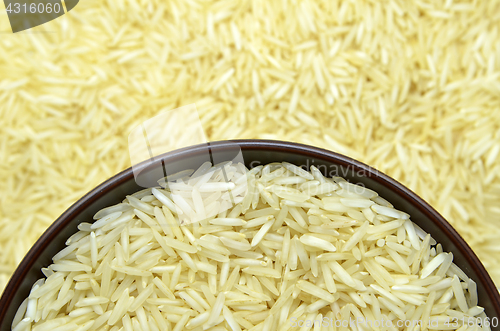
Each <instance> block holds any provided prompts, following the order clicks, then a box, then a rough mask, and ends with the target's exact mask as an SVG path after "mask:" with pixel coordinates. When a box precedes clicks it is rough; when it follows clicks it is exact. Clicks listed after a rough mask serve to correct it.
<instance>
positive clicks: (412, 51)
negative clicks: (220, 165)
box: [0, 0, 500, 288]
mask: <svg viewBox="0 0 500 331" xmlns="http://www.w3.org/2000/svg"><path fill="white" fill-rule="evenodd" d="M1 6H3V3H2V4H0V9H1V10H0V34H1V36H0V160H1V162H0V187H1V191H0V252H1V253H0V288H3V286H4V285H5V283H6V282H7V280H8V279H9V277H10V275H11V273H12V271H13V270H14V268H15V267H16V266H17V264H18V263H19V261H20V260H21V259H22V257H23V256H24V254H25V252H26V251H27V250H28V249H29V247H31V245H32V244H33V242H34V241H35V240H36V239H37V238H38V237H39V235H40V234H41V233H42V232H43V231H44V230H45V229H46V228H47V227H48V226H49V225H50V224H51V223H52V222H53V220H54V219H55V218H56V217H58V216H59V215H60V214H61V213H62V212H63V211H64V210H65V209H66V208H67V207H69V206H70V205H71V204H72V203H74V202H75V201H76V200H77V199H78V198H79V197H81V196H83V195H84V194H85V193H86V192H88V191H89V190H90V189H92V188H93V187H95V186H96V185H97V184H99V183H100V182H102V181H103V180H105V179H107V178H109V177H110V176H112V175H113V174H115V173H117V172H118V171H120V170H123V169H125V168H127V167H129V166H130V161H129V156H128V152H127V151H128V148H127V147H128V146H127V135H128V133H129V132H130V131H131V130H132V129H133V128H135V127H136V126H137V125H139V124H140V123H142V122H144V121H146V120H147V119H149V118H151V117H153V116H155V115H157V114H158V113H159V112H160V111H161V110H169V109H174V108H177V107H180V106H183V105H187V104H191V103H196V104H197V107H198V110H199V113H200V118H201V120H202V122H203V125H204V129H205V131H206V133H207V137H208V138H209V139H210V140H212V141H214V140H220V139H234V138H270V139H282V140H290V141H296V142H302V143H306V144H311V145H315V146H319V147H324V148H327V149H330V150H334V151H337V152H340V153H344V154H346V155H348V156H352V157H354V158H356V159H359V160H360V161H363V162H365V163H368V164H370V165H371V166H373V167H375V168H377V169H379V170H381V171H383V172H385V173H387V174H388V175H390V176H392V177H394V178H396V179H397V180H399V181H401V182H402V183H403V184H405V185H407V186H408V187H410V188H411V189H412V190H414V191H415V192H416V193H418V194H419V195H420V196H422V197H423V198H424V199H425V200H426V201H428V202H430V203H431V204H432V205H433V206H434V207H435V208H436V209H437V210H438V211H439V212H441V213H442V214H443V215H444V216H445V217H446V218H447V219H448V220H449V221H450V222H451V223H452V224H453V226H454V227H455V228H456V229H457V230H458V231H459V232H460V234H461V235H462V236H463V237H464V238H465V239H466V240H467V242H468V243H469V244H470V245H471V246H472V248H473V249H474V251H475V252H476V253H477V254H478V255H479V257H480V259H481V260H482V262H483V263H484V264H485V266H486V268H487V269H488V271H489V272H490V274H491V276H492V277H493V278H494V279H495V281H496V283H497V284H500V254H498V252H499V251H500V246H499V243H498V237H499V236H500V230H499V219H500V208H499V207H498V201H500V165H499V163H498V161H497V159H498V157H499V151H500V126H499V125H500V111H499V110H500V83H499V77H500V76H499V73H500V71H499V68H500V67H499V66H500V36H499V33H500V5H499V1H497V0H435V1H434V0H432V1H431V0H418V1H417V0H409V1H402V0H387V1H384V2H378V1H368V0H352V1H337V0H328V1H320V0H318V1H302V0H297V1H264V0H251V1H250V0H243V1H196V0H193V1H183V0H169V1H159V0H148V1H146V0H123V1H96V0H85V1H80V3H79V4H78V6H77V7H75V9H73V10H72V11H71V12H70V13H69V14H66V15H64V16H62V17H60V18H58V19H56V20H54V21H51V22H49V23H47V24H44V25H42V26H39V27H36V28H34V29H32V30H30V31H27V32H22V33H17V34H11V32H10V28H9V26H8V18H7V16H6V12H5V11H4V10H3V7H1Z"/></svg>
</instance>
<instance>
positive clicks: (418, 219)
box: [0, 140, 500, 330]
mask: <svg viewBox="0 0 500 331" xmlns="http://www.w3.org/2000/svg"><path fill="white" fill-rule="evenodd" d="M207 147H208V149H207ZM208 150H210V152H211V154H212V155H217V158H219V159H221V160H223V159H225V158H226V159H227V160H230V159H232V158H233V156H234V153H235V151H240V150H241V153H242V156H243V158H244V160H245V163H246V165H247V167H249V168H250V167H255V166H257V165H260V164H267V163H271V162H282V161H286V162H290V163H293V164H296V165H299V166H303V167H304V166H305V167H307V168H308V167H309V166H310V165H315V166H316V167H318V168H319V169H320V170H321V171H322V172H323V174H324V175H327V176H342V177H344V178H346V179H347V180H349V181H351V182H355V183H360V184H362V185H364V186H366V187H367V188H370V189H372V190H374V191H377V192H378V193H379V194H380V196H382V197H383V198H384V199H386V200H388V201H389V202H390V203H391V204H393V205H394V207H395V208H396V209H399V210H402V211H404V212H406V213H408V214H410V216H411V219H412V221H413V222H415V223H416V224H417V225H418V226H420V227H421V228H422V229H423V230H425V231H426V232H428V233H430V234H431V235H432V237H433V238H434V239H435V240H436V241H437V242H439V243H441V245H442V246H443V250H444V251H448V252H452V253H453V255H454V262H455V263H456V264H457V265H458V266H459V267H460V268H461V269H462V270H463V271H464V272H465V273H466V274H467V275H468V276H469V277H470V278H472V279H473V280H474V281H475V282H476V283H477V291H478V297H479V300H478V305H480V306H482V307H484V308H485V313H486V315H487V316H488V317H490V318H493V317H495V316H500V295H499V292H498V290H497V289H496V287H495V285H494V284H493V281H492V280H491V278H490V276H489V275H488V273H487V272H486V270H485V268H484V266H483V265H482V264H481V262H480V261H479V259H478V257H477V256H476V255H475V254H474V252H473V251H472V249H471V248H470V247H469V246H468V245H467V243H466V242H465V241H464V239H463V238H462V237H461V236H460V235H459V234H458V233H457V231H455V229H453V227H452V226H451V225H450V224H449V223H448V222H447V221H446V220H445V219H444V218H443V217H442V216H441V215H440V214H439V213H438V212H437V211H436V210H434V209H433V208H432V207H431V206H430V205H429V204H428V203H426V202H425V201H424V200H422V199H421V198H420V197H418V195H416V194H415V193H413V192H412V191H411V190H409V189H408V188H406V187H405V186H403V185H402V184H400V183H399V182H397V181H396V180H394V179H392V178H390V177H389V176H387V175H385V174H383V173H381V172H379V171H377V170H376V169H374V168H372V167H370V166H368V165H366V164H363V163H361V162H358V161H356V160H353V159H351V158H349V157H346V156H343V155H340V154H337V153H334V152H331V151H328V150H324V149H320V148H316V147H312V146H307V145H301V144H296V143H291V142H282V141H272V140H236V141H220V142H212V143H209V144H208V146H207V145H197V146H192V147H187V148H183V149H179V150H175V151H172V152H169V153H166V154H163V155H161V156H159V157H157V158H156V159H155V160H154V161H152V162H144V163H141V164H140V165H138V166H137V167H134V169H132V168H129V169H127V170H125V171H122V172H120V173H119V174H117V175H115V176H114V177H112V178H110V179H108V180H107V181H105V182H104V183H102V184H101V185H99V186H97V187H96V188H95V189H93V190H92V191H90V192H89V193H88V194H86V195H85V196H84V197H82V198H81V199H80V200H78V201H77V202H76V203H75V204H74V205H72V206H71V207H70V208H69V209H68V210H66V211H65V212H64V213H63V214H62V215H61V216H60V217H59V218H58V219H57V220H56V221H55V222H54V223H53V224H52V225H51V226H50V227H49V228H48V229H47V230H46V231H45V233H44V234H43V235H42V236H41V237H40V239H38V241H37V242H36V243H35V244H34V245H33V247H32V248H31V249H30V251H29V252H28V253H27V254H26V256H25V258H24V259H23V260H22V261H21V263H20V264H19V266H18V268H17V269H16V271H15V272H14V274H13V275H12V278H11V279H10V281H9V283H8V284H7V287H6V288H5V290H4V292H3V294H2V297H1V299H0V330H10V326H11V323H12V320H13V318H14V315H15V313H16V311H17V308H18V307H19V305H20V304H21V303H22V301H23V300H24V299H25V298H26V297H27V296H28V294H29V292H30V290H31V287H32V285H33V283H34V282H35V281H36V280H38V279H39V278H41V277H43V274H42V272H41V268H42V267H47V266H48V265H50V264H51V261H52V257H53V256H54V255H55V254H56V253H57V252H58V251H60V250H61V249H62V248H64V247H65V241H66V239H67V238H69V237H70V236H71V235H72V234H74V233H75V232H77V225H78V224H79V223H80V222H82V221H89V220H92V217H93V215H94V214H95V213H96V212H97V211H99V210H100V209H102V208H104V207H107V206H110V205H113V204H117V203H119V202H121V201H122V200H123V199H124V197H125V196H126V195H129V194H132V193H134V192H137V191H139V190H141V189H143V188H142V187H140V186H139V185H138V184H137V183H136V181H135V179H134V172H136V174H137V173H140V174H141V176H146V177H147V176H148V174H149V175H151V176H154V175H155V174H157V173H158V170H159V169H162V168H163V169H164V168H165V165H167V166H168V169H169V171H180V170H183V169H188V168H197V167H198V166H199V165H201V164H202V163H203V162H204V161H205V159H206V155H207V151H208ZM216 163H217V162H216ZM492 329H494V330H500V327H499V328H493V327H492Z"/></svg>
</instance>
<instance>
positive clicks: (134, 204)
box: [12, 163, 489, 331]
mask: <svg viewBox="0 0 500 331" xmlns="http://www.w3.org/2000/svg"><path fill="white" fill-rule="evenodd" d="M223 171H224V172H225V173H226V177H227V180H228V181H229V182H230V183H232V184H233V185H234V189H233V190H232V191H238V190H239V191H241V192H243V191H245V192H246V194H238V193H235V192H233V194H234V197H235V200H239V202H237V203H236V204H235V205H234V206H233V207H232V208H230V209H229V210H225V211H223V212H222V213H219V214H218V215H217V216H213V217H210V218H208V219H205V220H203V221H201V222H199V223H198V222H193V223H191V224H189V223H186V224H185V225H180V222H179V217H180V214H182V213H185V214H192V212H193V211H195V210H196V211H204V210H207V211H208V210H209V209H210V207H209V206H212V205H213V204H214V203H215V204H217V203H218V202H219V200H218V198H217V196H221V194H222V192H223V191H224V190H221V189H220V188H218V186H217V184H220V178H221V177H222V172H223ZM195 174H198V175H199V176H198V177H194V175H193V176H192V177H189V176H184V177H182V178H179V179H177V180H176V181H175V183H172V185H173V184H177V185H176V187H181V186H182V187H185V189H184V190H183V192H184V193H182V194H178V195H177V198H175V199H174V197H173V194H172V192H171V191H170V190H164V189H161V188H153V189H146V190H143V191H140V192H137V193H135V194H133V195H131V196H127V198H126V199H125V200H124V201H123V203H120V204H118V205H115V206H111V207H108V208H105V209H103V210H101V211H99V212H98V213H97V214H95V216H94V219H95V222H93V223H87V222H83V223H80V225H79V226H78V229H79V231H78V232H77V233H75V234H74V235H73V236H72V237H71V238H69V239H68V241H67V243H66V244H67V247H66V248H64V249H63V250H61V251H60V252H59V253H57V254H56V255H55V256H54V258H53V264H51V265H50V266H48V268H44V269H43V270H42V271H43V272H44V274H45V276H46V278H42V279H40V280H38V281H37V282H36V283H35V284H34V286H33V288H32V290H31V293H30V295H29V297H28V298H26V300H25V301H24V302H23V303H22V304H21V306H20V308H19V310H18V312H17V314H16V317H15V319H14V322H13V325H12V330H14V331H22V330H32V331H41V330H58V331H63V330H68V331H69V330H79V331H83V330H112V331H118V330H124V331H132V330H143V331H147V330H173V331H181V330H200V331H201V330H232V331H240V330H254V331H257V330H262V331H274V330H283V331H284V330H290V329H295V328H296V326H297V323H298V322H297V321H302V323H305V324H307V323H308V321H309V324H310V325H309V326H304V327H303V328H301V330H311V329H312V328H313V327H314V330H315V331H319V330H335V329H336V328H335V325H337V324H340V325H344V324H346V326H347V325H349V326H351V323H352V322H349V321H352V320H356V321H358V322H357V323H358V325H357V327H352V326H351V327H350V329H352V330H372V329H381V330H403V329H406V330H427V329H433V330H457V329H459V330H465V329H467V327H470V328H472V327H477V326H476V324H475V323H476V317H477V318H480V319H481V320H482V321H486V315H485V314H484V312H483V310H484V309H483V308H482V307H479V306H477V299H478V298H477V291H476V283H475V282H474V281H473V280H472V279H469V278H468V277H467V275H465V274H464V272H463V271H462V270H461V269H460V268H458V267H457V266H456V265H455V264H454V263H453V255H452V253H447V252H443V249H442V247H441V245H440V244H439V243H436V241H435V240H434V239H433V238H432V237H431V236H430V234H427V233H425V232H424V231H423V230H422V229H421V228H419V227H418V226H417V225H416V224H414V223H413V222H412V221H411V220H410V217H409V215H408V214H406V213H404V212H402V211H398V210H396V209H394V208H393V206H392V205H391V204H390V203H389V202H388V201H386V200H384V199H383V198H382V197H380V196H379V195H378V194H377V193H376V192H374V191H372V190H369V189H367V188H364V187H362V186H359V185H355V184H352V183H349V182H347V181H346V180H345V179H343V178H341V177H335V178H333V179H332V178H325V177H324V176H323V175H322V174H321V172H320V171H319V170H318V169H317V168H315V167H314V166H311V171H310V172H308V171H305V170H303V169H302V168H300V167H298V166H295V165H292V164H290V163H272V164H268V165H265V166H262V165H261V166H258V167H255V168H253V169H251V170H250V171H248V170H246V169H245V167H244V166H243V165H241V164H231V163H226V164H224V165H222V166H219V167H215V168H210V167H206V166H202V167H201V168H200V169H198V170H197V171H196V172H195ZM247 184H248V185H247ZM209 185H210V187H211V188H212V189H211V190H209V189H207V187H208V186H209ZM245 186H246V187H247V188H248V189H241V188H242V187H245ZM202 187H205V189H203V190H201V188H202ZM198 189H200V192H199V191H198ZM196 195H199V197H200V198H201V199H196V198H195V196H196ZM214 196H215V198H214ZM190 198H192V200H191V199H190ZM175 201H177V202H175ZM169 206H170V207H169ZM324 318H327V321H328V320H330V321H331V322H324V321H325V319H324ZM294 321H295V323H296V324H295V326H294V324H293V323H294ZM311 321H319V323H317V325H314V324H312V323H313V322H311ZM335 321H340V323H336V322H335ZM343 321H346V322H347V323H349V324H347V323H344V322H343ZM463 321H465V323H464V324H463ZM324 323H326V325H325V324H324ZM363 324H364V325H366V326H363ZM377 324H378V327H372V326H373V325H377ZM462 324H463V325H462ZM381 325H382V326H381ZM389 325H392V327H389ZM409 326H411V327H409ZM482 329H483V330H488V329H489V328H488V327H486V326H485V327H484V328H482Z"/></svg>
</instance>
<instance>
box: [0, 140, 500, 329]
mask: <svg viewBox="0 0 500 331" xmlns="http://www.w3.org/2000/svg"><path fill="white" fill-rule="evenodd" d="M234 144H237V145H238V146H239V147H240V148H241V149H242V150H258V151H267V152H273V151H274V152H278V151H283V152H293V153H298V154H300V155H304V156H310V157H314V158H318V159H322V160H324V161H330V162H335V163H337V164H340V165H342V166H346V167H352V168H353V169H355V171H362V172H363V173H365V174H367V176H369V177H371V178H372V179H373V180H374V181H376V182H377V183H378V184H381V185H382V186H385V187H386V188H388V189H389V190H391V191H393V192H395V193H397V194H398V195H400V196H403V197H405V198H406V200H408V201H412V202H413V205H414V206H415V207H416V208H418V209H419V211H421V212H422V213H423V214H424V215H426V216H427V217H428V218H429V219H430V220H432V221H433V222H434V223H435V224H436V225H437V226H438V227H439V229H440V230H441V231H443V232H444V233H447V235H448V237H449V239H450V240H451V242H452V243H453V245H455V247H456V248H457V249H458V250H460V251H461V252H462V254H464V257H465V258H466V259H467V261H468V262H469V263H470V265H471V266H472V267H473V268H474V269H475V271H476V273H477V276H478V279H477V281H479V282H480V283H481V284H482V285H483V286H484V288H485V290H486V291H487V293H488V296H489V300H491V303H492V305H493V307H494V308H495V312H496V315H497V316H500V295H499V292H498V290H497V288H496V287H495V285H494V283H493V281H492V279H491V278H490V276H489V274H488V272H487V271H486V269H485V268H484V266H483V264H482V263H481V262H480V260H479V258H478V257H477V256H476V254H475V253H474V252H473V251H472V249H471V248H470V247H469V245H468V244H467V243H466V242H465V240H464V239H463V238H462V237H461V236H460V235H459V234H458V232H457V231H456V230H455V229H454V228H453V227H452V226H451V224H450V223H448V221H446V220H445V219H444V218H443V216H441V215H440V214H439V213H438V212H437V211H436V210H435V209H434V208H432V207H431V206H430V205H429V204H428V203H427V202H425V201H424V200H423V199H422V198H420V197H419V196H418V195H417V194H415V193H414V192H413V191H411V190H410V189H408V188H407V187H405V186H404V185H403V184H401V183H399V182H398V181H396V180H395V179H393V178H391V177H389V176H387V175H386V174H384V173H382V172H380V171H378V170H376V169H374V168H372V167H370V166H368V165H366V164H364V163H362V162H359V161H357V160H355V159H352V158H350V157H347V156H345V155H342V154H338V153H335V152H332V151H329V150H326V149H322V148H319V147H314V146H309V145H304V144H299V143H294V142H285V141H279V140H262V139H244V140H231V141H217V142H211V143H210V147H211V148H224V146H231V145H232V146H234ZM203 148H206V145H197V146H190V147H186V148H182V149H179V150H175V151H172V152H169V153H166V154H164V155H162V156H161V157H159V158H158V159H163V158H164V157H175V158H182V157H183V156H186V155H191V154H194V153H196V152H197V150H199V149H203ZM140 166H144V167H146V166H147V165H146V164H143V165H140ZM133 177H134V174H133V171H132V168H128V169H126V170H124V171H122V172H120V173H118V174H116V175H115V176H113V177H111V178H109V179H108V180H106V181H104V182H103V183H101V184H100V185H99V186H97V187H96V188H94V189H92V190H91V191H90V192H89V193H87V194H86V195H84V196H83V197H82V198H80V199H79V200H78V201H77V202H75V203H74V204H73V205H72V206H71V207H69V208H68V209H67V210H66V211H65V212H64V213H62V214H61V216H59V217H58V218H57V219H56V220H55V221H54V223H52V224H51V225H50V226H49V227H48V228H47V230H46V231H45V232H44V233H43V234H42V236H41V237H40V238H39V239H38V240H37V241H36V243H35V244H34V245H33V246H32V248H31V249H30V250H29V251H28V253H27V254H26V256H25V257H24V259H23V260H22V261H21V263H20V264H19V266H18V267H17V269H16V270H15V272H14V273H13V275H12V277H11V279H10V280H9V282H8V284H7V286H6V287H5V290H4V292H3V293H2V297H1V298H0V321H3V319H4V318H5V315H6V312H7V307H8V305H9V303H10V302H11V301H12V299H13V296H14V295H15V293H16V292H17V290H18V289H19V287H20V285H21V282H22V280H23V279H24V277H25V276H26V274H27V272H28V271H29V270H30V268H31V267H32V266H33V264H34V262H35V261H36V260H37V259H38V258H39V256H40V253H41V252H42V251H43V250H44V249H45V248H46V247H47V246H48V245H49V244H50V242H51V241H52V239H53V238H54V237H55V236H56V234H57V233H59V232H60V231H61V229H63V228H64V227H65V226H66V225H67V224H68V222H70V221H71V219H72V218H73V217H74V215H77V214H79V213H80V212H82V211H83V210H85V209H86V208H87V207H88V206H89V205H90V204H92V203H93V202H95V201H97V200H99V199H100V198H101V197H102V196H103V195H105V194H106V193H107V192H109V191H110V190H112V189H113V188H116V187H118V186H119V185H121V184H122V183H124V182H127V181H129V180H130V179H132V178H133Z"/></svg>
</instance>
